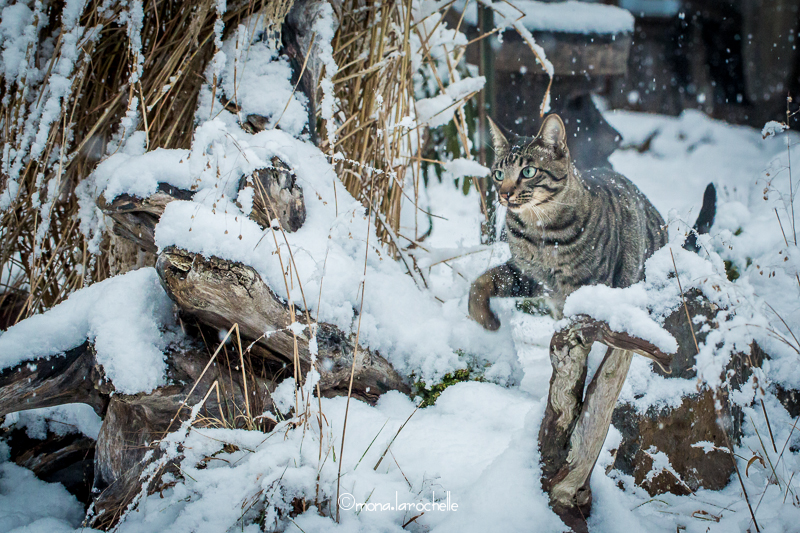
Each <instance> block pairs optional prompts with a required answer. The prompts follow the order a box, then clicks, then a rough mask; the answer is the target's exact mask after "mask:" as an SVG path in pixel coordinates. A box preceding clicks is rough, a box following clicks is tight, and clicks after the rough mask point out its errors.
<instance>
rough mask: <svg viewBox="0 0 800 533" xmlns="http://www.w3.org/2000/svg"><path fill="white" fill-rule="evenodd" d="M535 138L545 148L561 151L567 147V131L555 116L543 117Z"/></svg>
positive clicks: (559, 118)
mask: <svg viewBox="0 0 800 533" xmlns="http://www.w3.org/2000/svg"><path fill="white" fill-rule="evenodd" d="M537 137H539V138H540V139H541V140H542V142H543V143H544V144H545V145H547V146H552V147H553V148H562V149H563V148H566V147H567V129H566V128H565V127H564V122H563V121H562V120H561V117H559V116H558V115H556V114H552V115H547V116H546V117H545V119H544V122H542V127H541V129H540V130H539V135H537Z"/></svg>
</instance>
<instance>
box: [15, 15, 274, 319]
mask: <svg viewBox="0 0 800 533" xmlns="http://www.w3.org/2000/svg"><path fill="white" fill-rule="evenodd" d="M102 4H103V2H102V0H90V1H89V2H87V5H86V6H85V8H84V12H83V13H82V14H81V16H80V18H79V20H78V25H79V26H82V27H83V28H84V31H83V36H82V38H81V40H80V41H79V42H78V44H77V58H76V59H75V61H74V67H73V70H72V75H71V76H70V77H69V78H68V80H69V82H70V87H69V88H68V90H67V91H66V94H65V95H64V97H63V98H62V99H61V100H60V103H59V102H58V101H56V103H57V104H59V107H58V108H57V113H56V117H55V118H54V119H53V120H52V122H51V123H50V126H49V132H47V129H46V128H47V126H48V125H47V123H44V124H41V123H40V124H34V126H36V128H39V129H42V130H44V132H45V133H47V135H46V143H45V145H44V148H43V149H42V150H41V155H39V156H38V157H33V158H31V157H30V155H29V154H27V158H26V157H25V156H26V150H29V146H30V135H29V134H26V133H25V131H24V128H23V127H20V121H21V120H23V119H24V118H25V117H27V116H29V115H30V114H31V113H34V112H35V111H36V110H37V109H40V106H44V105H45V104H46V102H47V98H48V94H51V93H49V92H48V91H50V90H51V87H49V85H48V84H49V83H50V81H51V80H52V78H53V73H54V72H55V71H56V70H57V68H58V65H59V64H60V63H59V62H62V63H63V62H64V61H67V60H69V58H68V57H65V54H67V53H68V50H67V48H68V47H67V46H66V45H65V44H63V43H65V42H66V38H67V36H68V33H69V28H64V27H63V26H62V24H63V20H62V19H63V18H64V17H63V12H62V8H63V6H62V5H61V3H60V2H55V3H53V5H51V6H49V8H47V9H46V10H45V11H43V12H41V13H39V14H37V15H36V16H35V17H34V18H35V20H34V22H36V21H38V20H43V19H42V17H45V18H46V19H47V20H46V21H44V22H43V24H42V29H41V31H40V32H39V34H38V36H37V38H36V40H35V41H34V42H32V43H31V45H30V46H29V49H28V54H27V56H26V61H27V65H28V67H29V68H31V69H38V70H39V71H41V72H44V73H46V74H45V76H44V79H43V80H42V81H41V82H39V83H35V82H31V81H30V80H28V79H27V78H25V77H21V78H20V79H16V80H13V79H2V80H0V99H2V107H1V108H0V122H2V124H1V125H0V141H2V144H3V146H4V148H5V149H6V152H4V155H3V160H2V164H0V193H2V192H3V191H5V190H8V189H9V186H10V184H11V183H12V181H13V182H16V183H17V184H18V191H16V192H15V193H14V194H12V197H13V201H12V202H11V205H10V207H8V208H7V209H6V210H5V211H3V212H2V213H0V271H2V272H4V273H5V275H4V278H8V279H7V284H8V285H12V288H13V289H14V290H4V289H6V288H5V287H0V308H5V307H7V306H9V305H10V304H12V303H13V302H12V301H11V300H20V299H22V300H24V303H23V304H22V305H21V306H19V307H18V313H17V316H16V317H15V319H14V320H19V319H21V318H24V317H26V316H28V315H30V314H32V313H34V312H36V311H41V310H43V309H46V308H48V307H50V306H52V305H55V304H56V303H58V302H59V301H60V300H62V299H63V298H65V297H66V296H67V295H68V294H69V293H71V292H72V291H74V290H75V289H78V288H80V287H82V286H83V285H84V283H86V282H88V281H97V280H101V279H104V278H105V277H107V276H108V275H109V274H110V273H111V272H110V271H109V260H108V258H109V254H111V255H113V254H114V250H113V249H112V248H113V246H110V244H109V240H108V239H105V240H104V241H103V242H101V243H100V251H101V252H103V253H101V254H99V255H94V254H92V253H91V252H92V245H91V244H92V243H89V242H88V241H87V239H86V237H85V236H84V235H83V233H82V232H81V231H80V228H79V225H78V219H77V215H78V209H79V206H78V198H77V195H76V193H75V191H76V188H77V186H78V184H79V183H80V182H81V181H82V180H84V179H85V178H86V177H87V176H88V175H89V174H90V173H91V171H92V170H93V169H94V166H95V165H96V164H97V162H98V161H99V160H100V158H101V157H103V155H104V154H106V153H107V150H108V148H109V142H110V141H111V140H112V138H113V137H114V136H115V135H116V136H117V138H119V137H120V135H121V134H122V129H123V127H127V130H128V131H127V132H125V133H126V134H129V133H130V132H131V131H132V130H135V129H139V128H140V127H143V129H144V130H145V133H146V142H147V147H148V149H154V148H157V147H165V148H179V147H180V148H186V147H188V146H189V145H190V143H191V139H192V132H193V128H194V113H195V108H196V101H197V96H198V93H199V90H200V87H201V85H202V84H203V83H205V82H206V80H204V79H203V72H204V69H205V65H206V64H207V63H208V61H209V60H210V59H211V57H212V55H213V54H214V51H215V43H214V37H215V33H214V25H215V22H217V20H218V18H221V20H222V22H223V23H225V25H226V27H235V26H236V23H237V22H238V21H239V20H240V19H242V18H243V17H245V16H248V15H250V14H252V13H253V12H255V11H257V10H259V9H263V8H264V7H265V6H266V5H267V2H266V1H265V0H261V1H257V0H249V1H246V0H240V1H238V2H229V6H228V11H227V12H226V13H224V14H223V15H222V16H221V17H220V15H219V14H218V13H217V11H216V7H215V2H214V1H213V0H201V1H199V2H197V3H191V4H187V3H185V2H180V1H176V0H170V1H162V2H143V5H142V6H141V7H142V14H143V17H142V22H141V27H140V29H139V31H136V30H137V28H136V27H133V28H132V29H131V28H128V26H126V24H125V23H124V22H123V21H124V20H126V19H124V18H123V15H125V16H127V17H128V20H130V19H131V18H133V17H132V16H130V15H128V13H127V7H123V6H122V5H121V3H112V7H111V8H110V9H106V10H105V11H103V10H102V9H101V7H102ZM282 4H285V2H282ZM287 9H288V8H287ZM283 14H284V15H285V12H283ZM37 17H38V18H37ZM129 30H130V31H129ZM50 36H55V46H54V47H53V52H52V53H51V54H50V56H49V57H48V56H47V54H46V52H45V51H46V50H47V49H48V48H47V46H43V45H44V44H45V42H46V41H47V40H48V39H49V37H50ZM137 42H140V43H141V44H142V45H141V48H138V47H137V44H136V43H137ZM139 64H141V74H140V75H139V76H138V79H137V78H136V77H133V76H131V72H132V69H135V68H136V66H137V65H139ZM134 104H136V107H135V108H134ZM129 108H131V109H129ZM129 111H130V112H137V113H138V117H140V119H139V120H135V121H133V122H132V123H128V124H125V125H123V124H122V122H121V121H122V119H123V118H124V117H125V116H126V113H128V112H129ZM129 114H131V113H129ZM134 116H135V115H134ZM15 151H19V152H20V153H22V154H23V157H22V158H21V159H20V161H21V163H22V167H21V170H20V171H19V172H18V173H17V172H14V171H13V169H12V163H13V161H12V158H13V155H9V153H10V154H13V153H14V152H15ZM48 188H49V189H50V191H48ZM12 192H13V191H12ZM48 193H49V194H50V198H51V199H52V203H51V204H50V205H48V204H47V203H44V206H45V207H42V203H43V202H45V199H47V198H48ZM95 244H96V243H95ZM95 251H96V250H95Z"/></svg>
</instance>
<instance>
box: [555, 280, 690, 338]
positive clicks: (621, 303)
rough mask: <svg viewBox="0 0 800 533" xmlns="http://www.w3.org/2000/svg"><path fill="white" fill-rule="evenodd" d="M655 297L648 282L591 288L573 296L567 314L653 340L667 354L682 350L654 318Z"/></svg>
mask: <svg viewBox="0 0 800 533" xmlns="http://www.w3.org/2000/svg"><path fill="white" fill-rule="evenodd" d="M651 298H652V295H651V294H648V292H647V290H646V288H645V284H644V283H637V284H636V285H633V286H631V287H628V288H626V289H612V288H611V287H607V286H606V285H589V286H586V287H581V288H580V289H578V290H577V291H575V292H573V293H572V294H571V295H569V297H568V298H567V301H566V303H565V304H564V315H565V316H572V315H589V316H590V317H592V318H595V319H597V320H601V321H605V322H607V323H608V325H609V327H610V328H611V329H612V330H613V331H618V332H621V333H628V334H629V335H631V336H633V337H639V338H641V339H644V340H646V341H649V342H651V343H652V344H654V345H655V346H656V347H657V348H658V349H659V350H661V351H662V352H664V353H675V351H676V350H677V349H678V343H677V342H676V341H675V338H674V337H673V336H672V335H670V334H669V333H668V332H667V331H666V330H665V329H664V328H662V327H661V325H660V324H658V323H657V322H656V321H655V320H653V318H652V317H651V315H650V312H649V310H648V305H649V303H650V299H651Z"/></svg>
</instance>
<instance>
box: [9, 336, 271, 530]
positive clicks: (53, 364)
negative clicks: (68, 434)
mask: <svg viewBox="0 0 800 533" xmlns="http://www.w3.org/2000/svg"><path fill="white" fill-rule="evenodd" d="M210 355H211V354H209V352H208V350H207V349H206V348H205V347H204V346H203V345H202V344H200V343H191V342H190V343H188V344H187V343H185V342H184V343H182V345H181V346H180V347H173V348H172V349H170V350H169V351H168V352H167V368H168V370H167V383H168V384H167V385H165V386H163V387H159V388H157V389H155V390H154V391H152V392H150V393H140V394H135V395H125V394H120V393H116V392H115V390H114V385H113V383H111V382H110V381H108V380H106V379H105V376H104V374H103V370H102V367H101V366H100V365H99V364H98V363H97V361H96V354H95V351H94V347H93V346H92V345H91V344H90V343H88V342H86V343H84V344H82V345H80V346H77V347H75V348H74V349H72V350H69V351H67V352H66V353H65V354H63V355H53V356H51V357H46V358H40V359H36V360H34V361H26V362H24V363H21V364H20V365H18V366H16V367H12V368H7V369H5V370H3V371H2V372H0V417H2V416H5V415H7V414H9V413H13V412H17V411H23V410H27V409H34V408H39V407H52V406H56V405H63V404H69V403H85V404H88V405H90V406H91V407H92V408H93V409H94V410H95V412H97V414H98V415H100V416H101V417H102V418H103V425H102V427H101V430H100V434H99V436H98V438H97V443H96V446H95V447H94V480H93V491H94V492H95V494H96V495H95V497H94V499H93V507H94V517H93V519H92V521H91V524H90V525H92V527H100V528H107V527H110V526H111V525H113V524H114V523H115V522H116V520H117V519H118V518H119V514H120V512H121V511H123V510H124V509H125V507H126V506H127V504H128V502H130V501H131V499H132V498H133V497H134V496H135V495H136V494H137V493H138V492H139V490H141V481H140V480H139V475H140V474H141V472H142V470H143V468H144V466H145V465H144V463H143V462H142V459H143V458H144V456H145V454H146V453H147V451H148V450H150V449H151V448H152V444H153V442H154V441H156V440H158V439H160V438H162V437H163V436H164V435H165V434H166V433H167V431H169V430H170V429H173V430H174V429H176V428H177V427H178V426H179V425H180V423H181V422H182V421H183V420H185V419H186V418H187V417H188V415H189V408H191V407H192V406H194V405H196V404H198V403H200V402H201V401H202V400H203V397H204V396H205V395H206V394H207V393H208V392H209V391H210V390H211V389H212V388H214V389H216V390H217V391H218V392H219V394H218V395H217V394H214V395H212V396H211V397H210V399H209V400H207V401H206V402H205V403H204V404H203V407H202V409H201V411H200V413H201V418H200V421H199V422H198V423H199V424H200V425H201V426H202V425H213V426H225V427H243V426H244V425H245V423H246V421H247V420H248V419H252V418H253V417H254V416H255V415H259V414H261V413H262V412H263V411H264V409H265V408H269V407H270V406H271V405H272V400H271V396H270V394H271V392H272V391H273V390H274V387H275V386H274V383H273V381H271V380H269V379H265V378H263V377H260V376H257V375H254V374H252V373H250V374H248V375H246V376H245V375H243V374H242V373H241V372H236V371H230V368H231V367H232V366H233V365H230V364H228V362H227V361H225V359H224V357H223V358H222V359H219V356H218V360H217V361H218V362H215V363H212V364H211V366H209V368H208V369H207V370H206V371H205V373H204V372H203V371H204V368H205V367H206V365H207V364H208V362H209V359H210ZM237 360H238V359H237ZM245 380H246V381H245ZM245 383H246V390H247V392H248V394H247V401H245V394H244V390H245ZM190 393H191V394H190ZM248 408H249V409H248ZM248 410H249V411H250V413H251V416H249V417H246V416H244V415H245V414H246V413H247V411H248ZM261 423H262V424H263V426H262V428H263V429H266V430H269V429H271V421H270V419H268V418H267V419H262V422H261ZM63 441H64V448H63V449H57V450H51V451H50V452H49V455H48V456H47V457H40V458H38V461H34V460H33V458H31V457H27V456H25V455H24V454H23V455H22V456H21V457H20V461H22V462H25V463H26V464H27V463H30V464H31V465H32V466H35V467H36V468H37V469H39V470H40V471H43V472H46V471H47V470H48V469H52V465H53V463H55V462H58V461H59V460H61V459H63V457H64V455H65V454H66V453H71V451H72V448H74V447H75V446H76V443H75V442H74V439H63ZM80 443H81V444H82V443H83V441H82V440H81V441H80ZM98 493H99V494H98Z"/></svg>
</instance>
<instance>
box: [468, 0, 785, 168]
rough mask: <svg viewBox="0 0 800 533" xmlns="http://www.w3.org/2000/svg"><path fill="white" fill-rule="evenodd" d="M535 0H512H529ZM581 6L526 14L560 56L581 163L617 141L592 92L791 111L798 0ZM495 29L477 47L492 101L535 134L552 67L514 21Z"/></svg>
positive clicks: (657, 102)
mask: <svg viewBox="0 0 800 533" xmlns="http://www.w3.org/2000/svg"><path fill="white" fill-rule="evenodd" d="M528 3H529V2H526V1H524V0H522V1H518V2H515V3H514V5H515V6H516V7H518V8H519V9H520V10H521V11H526V4H528ZM552 3H553V4H557V3H558V2H552ZM587 4H588V5H587ZM576 8H577V9H576V11H575V16H574V17H572V19H571V20H570V19H569V18H564V17H561V18H560V19H559V21H558V22H559V23H558V24H553V23H552V21H542V20H541V19H535V18H533V17H532V16H530V15H529V16H526V17H524V18H523V19H522V22H523V24H524V25H525V27H526V28H527V29H529V30H530V31H531V33H532V34H533V36H534V37H535V38H536V41H537V42H538V43H539V44H540V45H541V46H542V47H543V48H544V49H545V51H546V53H547V57H548V59H550V61H551V62H552V63H553V66H554V69H555V76H554V79H553V85H552V94H551V97H552V106H551V109H552V111H554V112H557V113H559V114H561V115H562V117H563V118H564V119H565V122H566V123H567V126H568V128H569V129H571V130H572V131H573V133H574V136H575V139H576V141H577V142H573V147H574V148H573V152H574V153H573V155H574V156H575V158H576V160H577V163H578V165H579V166H580V167H583V168H590V167H594V166H597V165H601V164H604V163H605V162H606V161H607V157H608V156H609V155H610V154H611V153H612V152H613V151H614V150H615V149H616V148H617V147H618V144H619V137H618V136H617V135H616V132H614V131H613V129H611V128H610V126H608V124H607V123H606V122H605V121H604V120H603V118H602V116H601V114H600V113H599V112H598V110H597V108H596V105H597V104H598V102H597V101H596V99H595V98H593V95H596V96H600V97H602V99H601V102H602V103H601V104H600V105H606V106H608V107H610V108H615V109H629V110H635V111H644V112H651V113H661V114H667V115H678V114H680V113H681V112H682V111H684V110H686V109H699V110H702V111H703V112H704V113H706V114H708V115H710V116H711V117H714V118H718V119H721V120H724V121H726V122H730V123H733V124H746V125H750V126H753V127H757V128H761V127H762V126H763V125H764V123H766V122H767V121H769V120H785V118H786V109H787V95H789V94H792V95H795V96H796V95H797V94H798V93H800V52H798V49H797V34H798V30H800V0H606V1H604V2H599V1H598V2H590V3H583V4H582V5H580V6H578V5H577V4H576ZM592 8H597V10H596V14H595V13H592V12H591V9H592ZM620 8H622V9H620ZM474 11H475V9H474V8H473V12H472V13H471V12H470V11H469V8H468V9H467V13H466V16H465V17H464V19H465V21H466V22H467V23H470V22H472V23H473V26H472V27H471V28H469V29H468V34H469V35H470V37H472V38H474V37H475V36H477V35H479V34H480V33H481V32H479V31H478V29H477V27H476V26H477V23H476V20H475V19H476V17H475V15H474ZM480 11H488V10H487V9H482V8H481V9H480ZM530 12H531V13H533V12H536V13H540V12H541V8H540V7H538V6H536V7H535V9H531V10H530ZM631 15H633V17H632V18H631ZM457 16H458V15H454V17H457ZM491 16H492V15H491V13H489V14H485V15H484V17H491ZM477 18H480V14H479V15H478V17H477ZM585 19H588V20H589V21H593V23H592V22H587V21H586V20H585ZM483 27H487V25H486V24H485V23H484V25H483ZM545 28H546V29H545ZM489 40H491V41H492V42H491V43H487V44H486V45H482V46H481V47H480V49H479V47H477V46H473V47H471V50H470V51H469V53H468V60H469V61H470V62H471V63H474V64H479V65H481V68H482V71H483V72H482V74H484V75H486V77H487V80H490V81H489V82H488V83H487V85H490V86H489V87H487V91H486V95H485V98H486V103H485V105H486V109H487V112H488V113H489V114H490V115H491V116H492V117H496V119H497V122H499V123H500V124H501V126H503V127H505V128H507V129H508V130H510V131H513V132H514V133H518V134H520V135H535V134H536V132H537V130H538V123H539V119H538V114H537V113H535V112H534V111H535V110H536V109H537V108H538V106H539V105H540V103H541V101H542V98H543V96H544V93H545V90H546V88H547V83H548V78H547V75H546V74H545V73H544V72H543V70H542V67H541V66H539V65H537V64H536V62H535V59H534V57H533V54H532V53H531V52H530V50H529V49H528V48H527V45H526V44H525V43H524V41H523V39H522V38H521V37H520V36H519V35H518V34H516V33H515V32H513V31H506V32H505V33H504V34H503V35H502V37H501V38H499V39H498V38H497V37H492V38H491V39H485V41H489ZM487 56H488V57H487ZM492 81H493V83H492ZM791 105H792V106H793V109H795V108H796V104H791ZM794 120H797V118H796V117H795V119H794ZM488 157H489V159H490V158H491V155H489V156H488ZM489 162H490V160H487V163H489Z"/></svg>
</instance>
